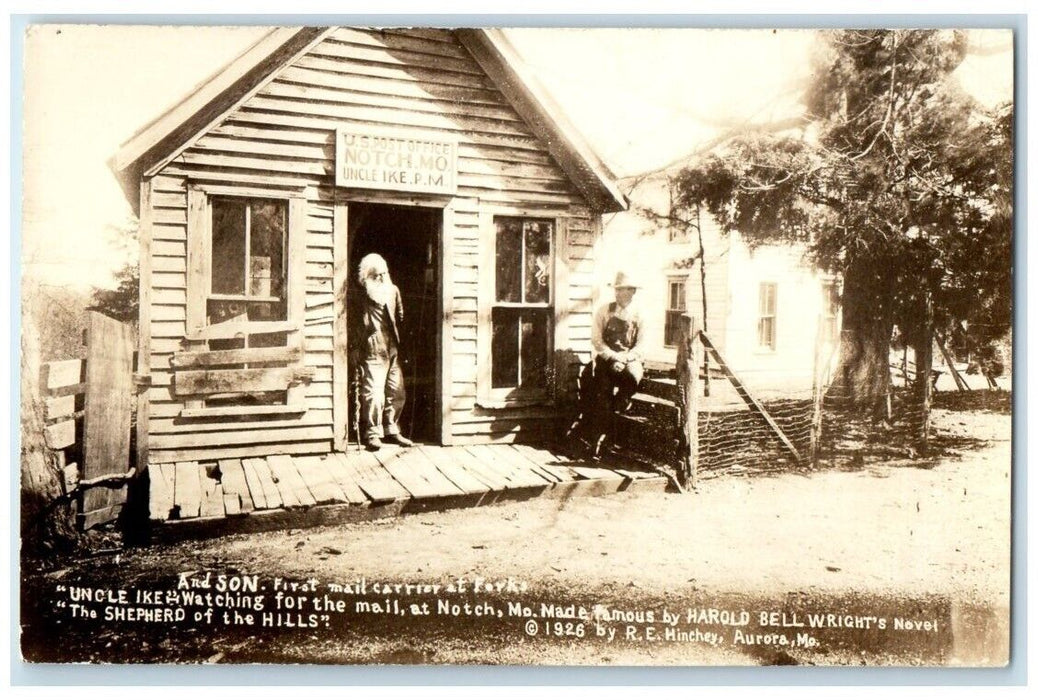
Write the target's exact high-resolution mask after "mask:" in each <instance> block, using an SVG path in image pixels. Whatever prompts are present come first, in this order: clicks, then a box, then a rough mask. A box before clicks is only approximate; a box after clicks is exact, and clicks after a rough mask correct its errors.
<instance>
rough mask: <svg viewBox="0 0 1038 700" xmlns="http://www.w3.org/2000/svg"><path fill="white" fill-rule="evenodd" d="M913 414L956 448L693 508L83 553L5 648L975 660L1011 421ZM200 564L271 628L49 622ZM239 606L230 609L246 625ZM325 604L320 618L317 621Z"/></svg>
mask: <svg viewBox="0 0 1038 700" xmlns="http://www.w3.org/2000/svg"><path fill="white" fill-rule="evenodd" d="M934 420H935V423H936V424H937V425H938V427H939V429H940V430H941V432H942V434H944V435H947V436H950V437H952V438H955V437H958V438H962V439H966V438H972V439H975V440H977V441H978V442H977V443H976V445H975V446H974V447H973V449H969V450H968V451H965V452H961V453H955V452H954V451H953V452H952V454H950V455H949V456H948V457H946V458H942V459H941V460H940V461H939V462H937V463H933V462H925V461H914V462H908V461H905V462H888V463H882V464H875V465H868V464H866V465H864V466H862V467H861V468H860V469H859V470H857V471H835V470H821V471H819V472H816V473H812V474H809V475H806V476H805V475H793V474H782V475H776V476H771V477H761V476H755V477H752V478H736V477H721V478H716V479H712V480H706V481H704V482H702V484H701V486H700V489H699V491H698V493H696V494H694V495H677V494H662V495H661V494H623V493H621V494H616V495H612V496H607V497H600V498H585V499H575V500H571V501H564V502H559V501H554V500H533V501H526V502H519V503H506V504H501V505H495V506H490V507H485V508H477V509H471V510H464V511H449V512H441V513H427V514H421V515H411V516H406V517H403V518H399V519H395V520H389V521H379V522H369V523H360V524H355V525H349V526H342V527H325V528H319V529H313V530H295V531H288V532H278V533H268V534H261V535H248V536H231V537H226V538H218V539H214V540H210V541H205V542H195V543H183V544H179V545H172V546H161V547H152V548H147V549H132V550H126V551H123V552H121V553H119V554H110V555H106V556H101V557H95V558H92V559H90V560H87V561H80V562H78V563H76V564H73V565H69V566H65V567H64V568H61V569H58V570H56V571H50V572H46V574H45V575H44V576H42V577H40V578H36V577H35V576H33V577H31V578H30V579H27V581H26V588H25V590H26V594H25V595H23V606H24V607H25V609H26V615H25V616H23V619H24V620H25V621H26V622H27V623H28V624H27V626H26V627H25V628H24V629H25V641H24V644H23V651H24V653H25V654H26V655H27V656H30V657H32V658H37V659H39V660H70V659H76V660H87V659H94V660H105V661H116V662H119V661H127V662H137V661H171V660H172V661H194V662H198V661H203V662H204V661H219V662H231V661H261V662H289V663H292V662H299V663H368V662H381V663H387V662H388V663H394V662H396V663H506V664H511V663H546V664H603V663H605V664H610V663H611V664H717V663H724V664H756V663H841V664H846V663H851V664H861V663H869V664H874V663H876V664H878V663H898V664H920V663H925V664H960V663H967V664H998V663H1001V662H1004V660H1005V654H1006V653H1007V650H1006V645H1007V643H1008V631H1007V630H1008V622H1007V619H1008V605H1009V600H1008V592H1009V553H1010V538H1009V531H1010V442H1009V435H1010V417H1009V416H1008V415H1005V414H996V413H952V412H947V411H936V412H935V416H934ZM182 572H193V573H192V574H191V576H190V577H187V578H184V579H181V578H180V577H179V576H178V574H180V573H182ZM206 572H208V573H209V574H210V575H211V576H212V577H216V576H218V575H224V576H232V575H235V574H242V575H244V576H246V577H249V576H255V577H256V579H255V580H256V581H258V582H259V585H260V586H261V588H260V591H259V593H260V594H262V595H265V596H267V597H266V598H265V604H266V608H265V610H264V612H271V611H272V610H275V609H276V610H278V611H279V612H280V613H282V614H283V615H284V616H283V617H279V618H276V619H273V618H272V619H271V620H270V624H269V625H268V624H266V623H265V622H263V621H261V620H260V616H261V613H259V611H256V618H255V619H254V620H253V624H245V623H244V622H239V623H238V624H234V623H233V621H232V624H227V622H226V621H224V622H220V621H219V619H218V618H219V615H220V613H221V611H222V612H228V608H227V604H226V602H225V603H224V605H223V607H222V608H221V607H220V606H219V605H218V606H217V611H216V612H217V620H216V621H208V622H207V621H205V620H203V621H201V622H199V623H195V622H193V621H192V619H191V615H190V614H188V615H187V619H185V620H184V621H182V622H174V623H173V624H155V623H149V622H140V621H139V620H138V621H125V620H116V621H105V620H104V617H105V615H106V614H108V613H107V612H106V610H107V609H108V608H110V607H112V606H111V605H107V603H111V601H107V602H105V601H102V603H106V604H102V603H97V602H96V601H89V603H90V605H86V604H83V606H82V607H83V609H88V608H91V607H92V608H93V609H95V610H96V611H99V612H100V619H92V618H87V619H82V618H76V619H73V617H72V616H71V613H70V609H69V603H70V599H69V598H68V596H70V595H71V594H70V593H69V591H70V590H72V589H75V588H77V587H88V588H89V587H95V588H98V589H100V588H104V589H105V590H114V589H119V590H126V591H128V592H129V594H130V595H131V597H132V596H134V595H136V593H135V592H136V591H139V590H174V591H175V590H176V589H178V588H185V589H188V588H190V589H192V590H194V592H196V593H203V594H204V593H206V592H209V593H212V592H213V588H212V586H213V585H214V584H213V581H214V580H215V579H214V578H210V579H209V586H210V588H208V589H207V588H206V587H205V586H204V585H202V583H203V581H205V578H204V576H205V573H206ZM192 577H193V578H194V583H190V584H189V583H186V581H187V580H189V579H190V578H192ZM278 578H280V579H282V582H280V583H277V582H275V579H278ZM245 580H249V579H247V578H246V579H245ZM459 580H461V581H462V583H461V584H460V585H459V583H458V582H459ZM308 581H310V582H312V583H311V584H310V585H311V586H312V589H306V588H302V589H299V590H300V591H301V592H302V594H303V595H300V596H299V598H300V607H298V608H292V609H290V608H284V607H282V606H281V605H277V606H274V605H273V602H274V601H273V598H272V596H273V595H275V591H276V590H283V591H286V592H288V593H291V591H290V590H289V589H288V588H284V587H285V586H288V583H286V582H292V583H295V584H296V585H297V586H303V587H305V586H307V585H308V584H307V582H308ZM477 582H480V583H478V585H480V586H487V585H489V586H491V588H493V587H494V585H495V584H498V585H499V587H500V590H485V589H481V590H473V586H474V585H477ZM378 583H382V584H386V583H394V584H407V583H410V584H422V585H426V586H430V587H431V586H440V588H439V589H438V590H437V592H431V588H430V589H429V590H426V591H424V592H423V591H421V590H418V589H415V590H408V589H403V588H398V589H393V590H388V592H387V589H386V588H379V590H378V591H375V590H374V588H375V585H376V584H378ZM195 584H198V585H195ZM361 585H363V588H361ZM452 585H453V586H454V587H455V588H456V590H454V591H450V590H449V589H448V588H447V587H448V586H452ZM279 587H280V588H279ZM321 596H330V597H329V601H328V602H327V603H325V604H324V605H325V607H324V608H322V609H319V610H315V609H314V605H315V602H314V600H315V598H320V597H321ZM56 601H57V602H56ZM358 601H364V603H359V602H358ZM383 601H384V602H385V604H386V610H384V611H383V610H381V606H382V603H383ZM394 601H395V602H394ZM444 601H445V602H444ZM167 602H168V601H167ZM81 603H82V601H81ZM241 603H242V601H240V600H233V601H232V607H233V608H234V609H232V610H230V612H232V613H241V614H243V613H244V612H246V611H245V609H244V608H241V605H240V604H241ZM332 603H335V604H338V605H339V606H340V607H339V612H334V611H333V614H327V615H322V614H321V613H322V612H327V611H328V608H327V605H329V604H332ZM317 604H319V603H317ZM372 604H374V605H376V606H377V608H378V609H373V608H372V607H371V605H372ZM423 604H424V605H426V608H427V609H429V608H431V612H428V613H422V612H421V609H422V608H421V606H422V605H423ZM454 604H458V605H459V612H458V613H457V614H453V613H452V611H451V608H450V606H451V605H454ZM465 604H468V605H469V606H470V609H469V612H466V611H465V609H464V608H463V606H464V605H465ZM185 605H186V608H187V610H188V612H189V613H190V612H191V611H197V610H198V609H202V608H201V607H197V606H196V607H192V606H193V605H194V604H185ZM209 605H210V606H211V605H212V604H211V602H210V603H209ZM397 605H399V606H400V607H401V610H402V612H401V610H398V609H397V607H396V606H397ZM411 605H417V606H418V607H417V608H412V607H409V606H411ZM441 605H446V606H447V607H446V608H440V609H439V610H438V609H437V606H441ZM199 606H201V603H199ZM478 606H484V607H483V612H484V614H483V615H477V614H476V610H477V608H478ZM511 606H515V607H511ZM581 606H583V607H584V608H585V611H584V612H585V613H586V614H585V615H584V616H581V615H580V612H581V611H580V609H579V608H580V607H581ZM596 606H597V607H596ZM116 607H118V604H117V605H116ZM667 612H669V615H670V616H669V617H668V615H667V614H665V613H667ZM311 613H312V614H315V617H313V618H311V617H309V616H308V615H309V614H311ZM571 613H572V616H571V615H570V614H571ZM650 613H651V614H650ZM678 614H680V620H677V618H675V617H674V616H675V615H678ZM291 615H298V617H291ZM819 615H821V616H822V617H818V616H819ZM827 615H832V617H828V618H826V617H825V616H827ZM811 616H814V617H811ZM647 618H650V619H647ZM809 618H810V619H809ZM228 619H232V620H233V615H232V616H231V618H228ZM880 619H882V620H883V621H884V622H883V623H882V624H883V627H882V628H880V627H879V625H880V624H881V623H880V622H879V620H880ZM725 620H727V622H726V621H725ZM310 622H313V623H314V624H312V625H311V624H309V623H310ZM798 623H799V624H798ZM924 623H927V624H929V623H932V624H933V626H934V628H935V629H933V630H930V629H928V628H927V629H922V628H923V625H924ZM916 624H918V625H919V629H916V628H915V627H914V625H916ZM668 625H669V626H670V627H671V629H670V630H667V629H666V627H667V626H668ZM905 625H910V626H909V627H908V629H907V630H906V629H905V627H904V626H905ZM895 626H897V628H896V629H895ZM650 628H652V629H651V630H650ZM603 630H604V632H603ZM609 630H613V634H614V635H615V636H614V637H612V638H610V637H609V636H608V635H609ZM799 633H803V634H808V635H809V636H808V637H804V638H799V637H797V636H796V635H797V634H799ZM632 634H633V636H632ZM663 634H667V635H670V637H668V638H665V639H664V638H662V635H663ZM711 635H713V636H711ZM656 637H660V639H656ZM57 638H60V639H62V640H63V643H62V644H61V645H54V644H53V640H54V639H57ZM782 638H785V640H786V641H785V642H783V641H782ZM747 640H749V641H748V642H747ZM812 640H813V642H812Z"/></svg>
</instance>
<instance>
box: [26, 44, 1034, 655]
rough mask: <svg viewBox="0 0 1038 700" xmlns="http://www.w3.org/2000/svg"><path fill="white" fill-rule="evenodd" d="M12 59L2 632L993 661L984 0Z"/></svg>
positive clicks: (1007, 209) (995, 496) (1003, 104)
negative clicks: (15, 209)
mask: <svg viewBox="0 0 1038 700" xmlns="http://www.w3.org/2000/svg"><path fill="white" fill-rule="evenodd" d="M23 63H24V71H23V77H24V95H23V96H22V99H23V114H24V122H23V124H22V127H21V128H22V131H21V135H22V144H23V147H24V161H23V163H22V168H23V171H22V172H23V176H22V177H23V187H24V200H23V202H22V213H23V217H22V231H21V233H22V235H21V251H22V259H21V272H22V277H21V290H22V315H21V328H22V336H21V352H20V357H21V369H22V373H21V389H22V393H21V395H22V403H21V439H22V453H21V476H22V493H21V522H20V525H21V538H22V539H21V541H22V550H21V558H20V561H21V567H22V568H21V596H20V602H21V611H20V612H21V654H22V657H23V658H24V659H25V660H26V661H28V662H58V663H71V662H96V663H106V664H140V663H192V664H193V663H222V664H235V663H277V664H283V663H290V664H339V665H347V664H348V665H353V664H434V665H455V664H506V665H528V666H544V665H550V666H556V665H565V666H577V665H579V666H621V665H622V666H631V665H656V666H720V665H724V666H732V665H734V666H755V665H816V666H818V665H825V666H849V665H853V666H861V665H868V666H938V667H951V666H966V667H999V666H1004V665H1006V664H1007V663H1008V662H1009V660H1010V652H1011V649H1010V574H1011V567H1010V544H1011V538H1010V529H1011V522H1012V520H1011V484H1012V478H1013V464H1012V459H1011V457H1012V452H1011V447H1012V443H1011V421H1012V403H1013V353H1012V331H1013V328H1012V309H1013V296H1012V294H1013V286H1012V254H1013V227H1014V181H1013V172H1014V169H1013V166H1014V161H1013V157H1014V123H1015V121H1014V120H1015V118H1016V114H1015V112H1014V105H1013V87H1014V86H1013V66H1014V35H1013V31H1012V29H1010V28H1007V29H990V28H989V29H975V28H970V27H962V28H960V29H939V30H938V29H926V28H913V29H906V28H892V29H856V30H851V29H825V30H821V29H819V30H808V29H783V28H775V29H770V28H769V29H734V28H733V29H687V28H686V29H633V28H632V29H577V28H571V29H563V28H555V29H514V28H485V27H484V28H464V27H434V26H426V27H415V26H393V27H370V26H282V27H257V26H239V27H219V26H143V25H141V26H132V25H120V26H115V25H112V26H105V25H87V24H81V25H73V24H33V25H29V26H28V27H27V29H26V31H25V35H24V62H23Z"/></svg>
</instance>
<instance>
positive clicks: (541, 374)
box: [519, 309, 548, 389]
mask: <svg viewBox="0 0 1038 700" xmlns="http://www.w3.org/2000/svg"><path fill="white" fill-rule="evenodd" d="M521 318H522V353H521V357H522V364H521V367H522V380H521V383H520V384H519V386H521V387H522V388H524V389H543V388H544V387H545V386H547V383H548V382H547V376H546V374H547V372H546V370H547V368H548V311H547V309H529V310H526V311H523V312H522V317H521Z"/></svg>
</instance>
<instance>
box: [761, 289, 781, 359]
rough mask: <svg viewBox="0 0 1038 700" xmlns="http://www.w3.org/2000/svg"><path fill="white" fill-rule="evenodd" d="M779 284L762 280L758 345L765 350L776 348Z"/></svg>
mask: <svg viewBox="0 0 1038 700" xmlns="http://www.w3.org/2000/svg"><path fill="white" fill-rule="evenodd" d="M777 292H778V285H776V284H775V283H774V282H761V285H760V312H759V314H758V320H757V345H758V346H759V347H761V348H762V349H765V350H774V349H775V308H776V304H775V301H776V295H777Z"/></svg>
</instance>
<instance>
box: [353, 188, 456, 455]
mask: <svg viewBox="0 0 1038 700" xmlns="http://www.w3.org/2000/svg"><path fill="white" fill-rule="evenodd" d="M347 221H348V222H349V223H348V231H347V240H348V241H349V265H350V285H351V286H350V291H351V292H352V293H355V294H363V293H364V292H363V291H362V290H361V288H360V287H359V285H358V284H357V263H358V262H360V259H361V258H362V257H364V256H365V255H367V254H368V253H378V254H379V255H381V256H382V257H383V258H385V259H386V263H387V264H388V266H389V274H390V276H391V277H392V279H393V283H394V284H396V286H397V287H399V288H400V296H401V297H402V299H403V305H404V324H403V328H402V329H401V330H402V333H401V336H402V337H401V338H400V344H401V347H400V358H401V369H402V370H403V374H404V388H405V389H406V391H407V402H406V404H405V406H404V411H403V414H402V415H401V416H400V418H399V423H400V430H401V432H403V434H404V435H405V436H407V437H409V438H411V439H412V440H416V441H419V442H439V432H438V430H439V416H440V411H439V407H440V403H439V402H440V397H439V387H438V386H437V382H436V379H437V368H438V363H439V353H438V349H439V342H438V341H439V332H440V323H439V321H440V308H441V307H440V261H439V252H438V251H439V235H440V229H441V225H442V212H441V211H440V210H439V209H430V208H424V207H402V206H392V205H388V204H359V203H358V204H354V203H350V204H349V215H348V218H347ZM349 371H350V377H354V376H356V375H355V374H354V372H355V369H354V368H353V367H350V368H349ZM350 400H351V402H352V401H353V400H354V396H351V397H350ZM351 414H352V415H355V413H353V409H352V408H351ZM352 430H353V420H352V419H351V420H350V431H351V434H350V438H351V439H356V436H355V435H353V434H352Z"/></svg>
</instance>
